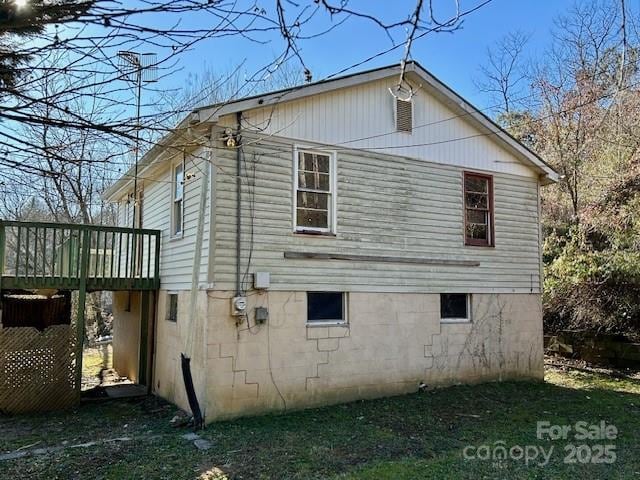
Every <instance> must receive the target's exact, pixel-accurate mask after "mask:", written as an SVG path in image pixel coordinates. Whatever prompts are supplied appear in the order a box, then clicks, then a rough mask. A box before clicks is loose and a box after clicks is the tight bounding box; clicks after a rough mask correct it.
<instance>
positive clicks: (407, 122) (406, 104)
mask: <svg viewBox="0 0 640 480" xmlns="http://www.w3.org/2000/svg"><path fill="white" fill-rule="evenodd" d="M396 130H397V131H398V132H406V133H411V132H412V130H413V104H412V102H411V100H402V99H400V98H396Z"/></svg>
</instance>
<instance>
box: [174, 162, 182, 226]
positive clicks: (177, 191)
mask: <svg viewBox="0 0 640 480" xmlns="http://www.w3.org/2000/svg"><path fill="white" fill-rule="evenodd" d="M172 207H173V210H172V212H171V218H172V225H171V235H173V236H174V237H175V236H179V235H182V228H183V217H184V165H183V164H182V163H180V164H178V165H176V167H175V168H174V169H173V202H172Z"/></svg>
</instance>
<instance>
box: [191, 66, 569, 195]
mask: <svg viewBox="0 0 640 480" xmlns="http://www.w3.org/2000/svg"><path fill="white" fill-rule="evenodd" d="M405 72H406V74H407V76H408V77H409V78H413V79H414V80H417V81H419V83H421V86H422V88H423V89H424V90H427V91H429V93H431V94H432V95H434V96H435V97H436V98H438V99H439V100H440V101H442V102H443V103H444V104H445V105H447V106H448V107H449V108H451V109H452V110H453V111H454V112H456V113H457V114H458V115H460V116H464V117H466V119H467V120H468V121H469V122H470V123H472V124H474V125H475V126H476V127H477V128H479V129H480V131H481V132H483V133H485V134H486V135H487V136H492V137H493V138H494V139H495V140H496V141H497V142H498V143H500V144H502V146H503V147H505V148H506V149H507V150H508V151H509V152H510V153H512V154H513V155H515V156H516V157H517V158H518V159H520V160H521V161H522V162H523V163H525V164H527V165H529V167H531V168H533V169H534V170H536V171H538V172H539V173H540V175H541V180H542V182H543V183H545V184H548V183H553V182H557V181H558V180H559V175H558V173H557V172H556V171H555V170H554V169H553V168H552V167H551V166H550V165H549V164H548V163H546V162H545V161H544V160H542V158H540V156H538V155H537V154H536V153H535V152H533V151H532V150H530V149H529V148H528V147H527V146H526V145H524V144H523V143H521V142H520V141H518V140H517V139H516V138H514V137H513V136H511V135H510V134H509V133H508V132H507V131H506V130H504V129H503V128H502V127H500V125H498V124H497V123H495V122H494V121H493V120H492V119H491V118H489V117H488V116H487V115H485V114H484V113H482V112H481V111H480V110H479V109H477V108H476V107H474V106H473V105H472V104H471V103H470V102H468V101H467V100H466V99H465V98H463V97H462V96H461V95H459V94H458V93H456V92H454V91H453V90H452V89H451V88H449V87H448V86H447V85H446V84H445V83H444V82H442V81H441V80H439V79H438V78H437V77H435V76H434V75H432V74H431V73H429V72H428V71H427V70H426V69H424V68H423V67H422V66H421V65H420V64H419V63H417V62H415V61H411V62H409V63H407V65H406V70H405ZM399 74H400V66H399V65H390V66H387V67H381V68H376V69H373V70H367V71H364V72H358V73H354V74H351V75H346V76H343V77H338V78H334V79H329V80H321V81H318V82H314V83H309V84H305V85H300V86H297V87H292V88H286V89H282V90H277V91H273V92H268V93H265V94H261V95H255V96H252V97H246V98H242V99H238V100H234V101H230V102H226V103H219V104H215V105H210V106H207V107H202V108H200V109H198V112H199V113H200V118H201V120H202V121H204V122H207V121H208V122H217V121H218V119H219V118H220V117H222V116H225V115H229V114H233V113H237V112H243V111H247V110H253V109H256V108H264V107H266V106H269V105H274V104H277V103H282V102H290V101H292V100H297V99H301V98H306V97H310V96H313V95H318V94H322V93H327V92H331V91H334V90H339V89H342V88H347V87H351V86H355V85H360V84H363V83H367V82H372V81H376V80H381V79H384V78H388V77H391V76H393V75H399Z"/></svg>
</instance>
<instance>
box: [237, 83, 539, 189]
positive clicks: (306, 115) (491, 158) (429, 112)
mask: <svg viewBox="0 0 640 480" xmlns="http://www.w3.org/2000/svg"><path fill="white" fill-rule="evenodd" d="M396 82H397V77H395V76H394V77H391V78H388V79H383V80H379V81H375V82H370V83H366V84H362V85H357V86H354V87H349V88H344V89H341V90H337V91H333V92H328V93H325V94H321V95H315V96H312V97H308V98H303V99H300V100H294V101H290V102H287V101H286V96H284V98H283V101H284V103H281V104H278V105H276V106H270V107H265V108H262V109H256V110H252V111H249V112H245V113H244V114H243V116H244V118H245V119H246V124H247V125H250V126H255V128H259V129H262V130H263V132H262V133H264V134H267V135H278V136H281V137H286V138H293V139H298V140H306V141H312V142H318V143H325V144H327V145H338V146H340V147H343V148H362V149H371V150H373V151H375V152H379V153H387V154H390V155H399V156H404V157H412V158H417V159H422V160H426V161H430V162H434V163H443V164H448V165H458V166H462V167H466V168H475V169H480V170H486V171H493V172H500V173H511V174H514V175H522V176H528V177H535V176H536V175H535V173H534V172H533V171H532V170H531V169H530V168H529V167H527V166H525V165H524V164H522V163H520V162H519V161H518V160H517V159H515V158H514V157H513V156H512V155H511V154H510V153H509V152H507V151H506V150H505V149H503V148H502V147H501V146H499V144H498V143H497V142H495V139H494V138H493V136H492V135H487V134H485V133H484V132H481V131H480V130H479V129H477V128H476V127H474V126H473V125H472V124H470V123H469V121H468V120H469V119H468V118H467V117H466V116H465V115H461V114H459V113H454V112H453V111H452V110H451V109H450V108H449V107H447V106H446V105H444V104H443V103H441V102H440V101H438V100H437V99H436V98H434V97H433V96H432V95H430V94H429V92H428V88H429V87H427V86H424V87H420V86H419V85H414V87H416V94H415V96H414V97H413V99H412V100H413V131H412V133H407V132H396V125H395V107H394V104H395V103H394V102H395V99H394V97H393V96H392V95H391V93H390V92H389V88H392V87H394V86H395V84H396ZM355 139H360V140H358V141H353V140H355Z"/></svg>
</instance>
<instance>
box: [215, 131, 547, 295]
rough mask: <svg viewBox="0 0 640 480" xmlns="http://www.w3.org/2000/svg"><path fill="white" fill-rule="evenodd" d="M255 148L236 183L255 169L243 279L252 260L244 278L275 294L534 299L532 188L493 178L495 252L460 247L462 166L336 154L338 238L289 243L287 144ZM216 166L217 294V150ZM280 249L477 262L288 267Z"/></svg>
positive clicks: (294, 238)
mask: <svg viewBox="0 0 640 480" xmlns="http://www.w3.org/2000/svg"><path fill="white" fill-rule="evenodd" d="M254 142H255V140H254ZM261 142H262V143H252V141H251V140H250V137H246V138H245V143H246V145H247V146H246V147H245V162H244V164H243V165H244V167H245V168H246V170H245V175H246V172H247V171H248V172H251V170H252V169H253V168H255V170H256V174H255V177H256V178H255V187H253V189H254V192H255V197H254V199H253V201H252V200H251V199H252V194H251V191H252V187H251V185H250V184H251V180H249V185H247V182H243V185H244V187H243V209H242V215H243V243H242V265H243V268H242V270H243V274H244V273H245V271H246V268H247V267H246V266H247V261H248V258H249V257H250V256H251V265H250V267H249V269H248V272H249V273H251V272H255V271H267V272H270V273H271V284H272V289H274V290H279V289H280V290H346V291H386V292H394V291H397V292H401V291H402V292H444V291H468V292H518V293H530V292H535V293H537V292H539V281H540V278H539V272H540V270H539V266H540V264H539V246H538V241H539V237H538V210H537V181H536V180H534V179H532V178H528V177H521V176H515V175H510V174H503V173H497V174H495V177H494V185H495V187H494V188H495V236H496V247H495V248H481V247H465V246H464V245H463V209H462V171H463V169H462V168H459V167H456V166H447V165H442V164H437V163H428V162H424V161H420V160H415V159H408V158H403V157H397V156H388V155H380V154H367V153H361V152H354V151H348V152H347V151H339V152H338V156H337V165H338V167H337V168H338V192H337V195H338V196H337V216H338V218H337V236H336V237H335V238H334V237H314V236H308V235H296V234H294V233H293V232H292V230H293V220H292V208H293V206H292V178H293V143H292V142H290V141H284V140H278V139H276V138H275V137H271V138H268V139H263V140H262V141H261ZM216 167H217V172H218V175H217V182H216V192H217V197H216V202H217V209H216V218H217V231H216V238H215V245H216V250H215V262H214V269H215V270H214V278H215V282H216V287H217V288H222V289H232V288H234V281H235V280H234V278H235V276H234V274H235V177H234V174H235V152H234V151H231V150H224V149H220V150H219V151H218V152H217V158H216ZM251 177H252V174H249V178H251ZM252 219H253V220H252ZM252 225H253V235H251V230H252V228H251V226H252ZM284 251H300V252H303V251H315V252H324V253H341V254H357V255H363V254H365V255H381V256H406V257H421V258H437V259H454V260H477V261H480V262H481V265H480V267H460V266H426V265H411V264H394V263H375V262H347V261H319V260H291V259H284V257H283V253H284ZM245 286H250V276H248V277H247V278H246V285H245Z"/></svg>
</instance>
